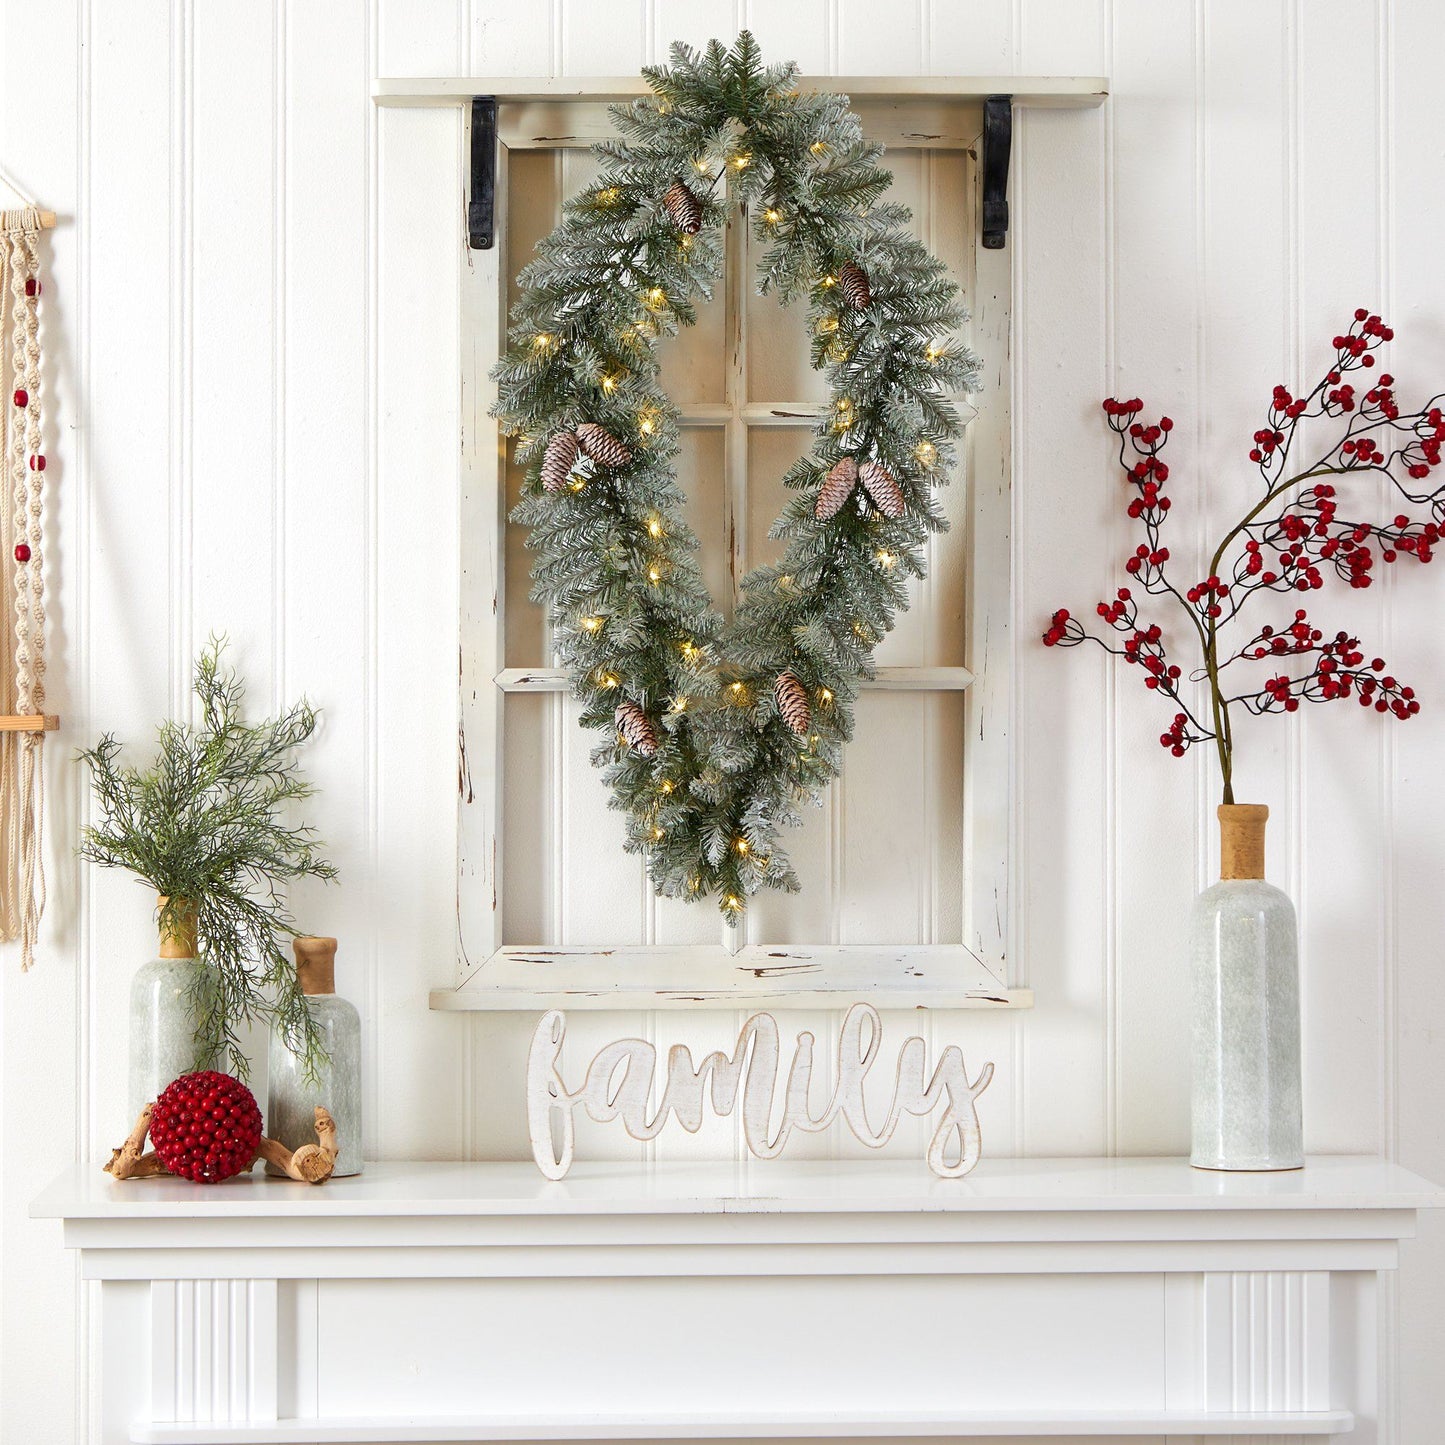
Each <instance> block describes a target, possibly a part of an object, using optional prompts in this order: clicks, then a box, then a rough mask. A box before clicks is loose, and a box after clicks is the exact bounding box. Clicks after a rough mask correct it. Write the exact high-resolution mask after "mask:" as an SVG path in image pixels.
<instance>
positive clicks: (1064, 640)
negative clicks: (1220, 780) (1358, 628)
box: [1043, 307, 1445, 796]
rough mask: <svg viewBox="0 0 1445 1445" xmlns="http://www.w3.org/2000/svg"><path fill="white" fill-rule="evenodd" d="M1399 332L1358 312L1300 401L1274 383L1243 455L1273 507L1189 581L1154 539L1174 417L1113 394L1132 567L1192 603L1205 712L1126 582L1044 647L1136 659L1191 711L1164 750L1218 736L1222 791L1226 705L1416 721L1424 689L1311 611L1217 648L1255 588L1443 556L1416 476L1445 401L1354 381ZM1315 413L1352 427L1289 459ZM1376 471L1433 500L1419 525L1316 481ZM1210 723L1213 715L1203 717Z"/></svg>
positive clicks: (1442, 528) (1250, 515)
mask: <svg viewBox="0 0 1445 1445" xmlns="http://www.w3.org/2000/svg"><path fill="white" fill-rule="evenodd" d="M1393 336H1394V332H1393V331H1392V330H1391V329H1390V327H1388V326H1386V325H1385V324H1384V322H1383V321H1381V319H1380V318H1379V317H1378V316H1377V315H1375V314H1374V313H1373V312H1371V311H1368V310H1366V309H1365V308H1364V307H1361V308H1360V309H1359V310H1357V311H1356V312H1355V315H1354V320H1353V321H1352V323H1351V325H1350V327H1349V329H1348V330H1347V331H1345V332H1344V333H1342V334H1341V335H1339V336H1336V337H1335V338H1334V341H1333V346H1334V351H1335V356H1334V360H1333V362H1332V363H1331V365H1330V367H1329V369H1328V370H1327V371H1326V373H1325V375H1324V376H1323V378H1322V379H1321V380H1320V381H1319V382H1318V383H1317V384H1316V385H1314V386H1313V387H1310V388H1309V389H1308V390H1306V391H1304V392H1302V393H1300V394H1298V395H1297V394H1295V393H1294V392H1293V391H1291V390H1290V388H1289V387H1287V386H1285V385H1284V384H1283V383H1281V384H1280V385H1278V386H1276V387H1275V388H1274V390H1273V392H1272V394H1271V396H1270V401H1269V405H1268V407H1267V408H1266V413H1265V419H1264V423H1263V425H1261V426H1260V427H1259V428H1258V429H1257V430H1256V431H1255V433H1254V438H1253V445H1252V447H1251V448H1250V451H1249V457H1250V460H1251V461H1252V462H1253V463H1254V464H1255V465H1256V466H1257V467H1258V469H1259V472H1260V476H1261V478H1262V480H1263V482H1264V486H1265V498H1264V502H1263V503H1262V504H1259V503H1256V504H1254V505H1251V506H1250V508H1249V510H1248V511H1247V512H1246V514H1245V515H1244V517H1243V518H1242V520H1240V521H1239V522H1238V523H1237V524H1236V525H1234V526H1233V527H1231V528H1230V529H1229V530H1228V531H1227V533H1226V534H1225V536H1224V538H1223V540H1222V541H1221V543H1220V544H1219V546H1218V548H1217V550H1216V551H1215V552H1214V554H1213V558H1212V561H1211V564H1210V568H1211V570H1210V572H1209V575H1208V576H1206V577H1205V578H1203V580H1202V581H1198V582H1195V583H1193V584H1192V585H1183V586H1180V585H1176V584H1175V583H1174V582H1172V581H1171V580H1170V579H1169V578H1168V577H1167V576H1166V564H1167V563H1168V562H1169V560H1170V558H1169V548H1168V547H1167V546H1165V545H1164V543H1163V541H1162V540H1161V535H1160V533H1161V528H1162V526H1163V524H1164V522H1165V521H1166V519H1167V515H1168V512H1169V507H1170V502H1169V498H1168V497H1167V496H1165V495H1164V493H1163V490H1162V488H1163V485H1164V483H1165V482H1166V481H1167V480H1168V477H1169V468H1168V466H1167V465H1166V464H1165V462H1164V461H1163V460H1162V458H1161V456H1160V453H1161V452H1162V450H1163V448H1164V446H1165V444H1166V443H1167V441H1168V439H1169V434H1170V432H1171V431H1172V430H1173V428H1174V423H1173V422H1172V421H1170V419H1169V418H1168V417H1161V418H1160V419H1159V421H1158V422H1157V423H1153V424H1150V423H1147V422H1145V421H1144V420H1143V419H1142V415H1141V414H1142V412H1143V410H1144V403H1143V402H1142V400H1140V398H1138V397H1132V398H1129V399H1126V400H1119V399H1117V398H1112V397H1111V398H1110V399H1109V400H1107V401H1105V402H1104V415H1105V416H1106V418H1107V419H1108V423H1109V427H1110V429H1111V430H1112V431H1113V432H1114V433H1115V435H1116V436H1117V437H1118V439H1119V464H1120V467H1121V469H1122V471H1123V475H1124V480H1125V482H1126V483H1127V485H1128V487H1129V501H1128V507H1127V510H1128V515H1129V518H1130V520H1131V521H1133V522H1137V523H1138V524H1139V525H1140V526H1142V528H1143V530H1144V537H1143V540H1142V541H1140V542H1139V543H1137V544H1136V545H1135V546H1134V548H1133V551H1132V555H1130V556H1129V557H1128V558H1126V560H1125V562H1124V570H1125V571H1126V572H1128V573H1129V575H1130V577H1131V578H1132V579H1134V580H1135V581H1136V582H1138V583H1140V584H1142V586H1143V590H1144V592H1145V594H1147V595H1150V596H1155V597H1160V598H1167V599H1169V601H1170V602H1172V603H1173V604H1175V605H1177V606H1179V607H1181V608H1182V609H1183V610H1184V612H1185V613H1186V615H1187V617H1188V620H1189V624H1190V626H1189V628H1188V630H1187V632H1186V635H1187V636H1189V637H1191V638H1194V639H1197V640H1198V641H1199V643H1200V644H1201V651H1202V653H1203V656H1202V659H1201V665H1200V666H1199V667H1198V669H1197V670H1195V671H1192V672H1191V673H1190V674H1189V678H1188V680H1189V681H1191V682H1201V683H1206V684H1207V686H1208V689H1209V698H1208V702H1209V706H1208V707H1207V708H1206V709H1201V710H1195V709H1193V708H1191V707H1190V705H1189V702H1188V700H1187V699H1186V698H1184V697H1181V696H1180V694H1179V689H1180V685H1181V683H1182V682H1183V681H1184V680H1185V679H1184V675H1183V672H1182V669H1181V668H1180V667H1179V666H1178V665H1177V664H1175V663H1173V662H1171V661H1170V659H1169V655H1168V651H1167V649H1168V646H1169V640H1168V638H1167V637H1166V635H1165V631H1164V629H1163V628H1162V627H1161V626H1160V625H1159V623H1157V622H1152V621H1145V620H1141V619H1140V617H1139V615H1138V609H1137V605H1136V603H1135V600H1134V596H1133V594H1132V593H1131V591H1130V590H1129V589H1128V588H1120V589H1119V591H1118V593H1117V595H1116V597H1115V599H1114V600H1113V601H1109V602H1100V603H1099V604H1098V606H1097V608H1096V609H1095V610H1096V613H1097V615H1098V617H1099V619H1100V621H1101V623H1102V625H1103V629H1104V632H1103V635H1098V634H1096V633H1094V632H1091V631H1090V630H1088V629H1087V628H1086V627H1085V626H1084V625H1083V623H1082V622H1080V621H1078V620H1077V619H1076V618H1074V617H1073V616H1072V615H1071V614H1070V613H1069V612H1067V611H1065V610H1062V609H1061V610H1060V611H1058V612H1056V613H1054V615H1053V617H1052V619H1051V620H1050V625H1049V627H1048V629H1047V630H1046V631H1045V632H1044V634H1043V641H1044V643H1045V645H1046V646H1049V647H1073V646H1077V645H1078V644H1079V643H1082V642H1086V641H1087V642H1096V643H1098V644H1099V645H1100V646H1102V647H1104V648H1105V649H1106V650H1107V651H1109V652H1112V653H1114V654H1115V655H1116V656H1119V657H1122V658H1123V659H1124V660H1125V661H1126V662H1128V663H1130V664H1133V665H1136V666H1139V667H1140V668H1141V669H1142V670H1143V672H1144V674H1145V676H1144V685H1145V687H1146V688H1148V689H1149V690H1150V691H1153V692H1159V693H1162V694H1164V695H1165V696H1166V697H1170V698H1172V699H1174V700H1175V701H1176V702H1177V703H1179V705H1180V706H1182V707H1183V708H1184V711H1182V712H1178V713H1176V714H1175V715H1174V721H1173V722H1172V723H1171V725H1170V726H1169V728H1168V729H1167V730H1166V731H1165V732H1164V733H1163V734H1161V735H1160V739H1159V741H1160V743H1161V745H1162V746H1164V747H1165V748H1167V749H1168V750H1169V752H1171V753H1172V754H1173V755H1174V756H1175V757H1182V756H1183V754H1184V753H1185V752H1186V751H1187V750H1188V749H1189V748H1190V747H1191V746H1192V745H1193V744H1194V743H1196V742H1204V741H1210V740H1212V741H1214V742H1215V744H1216V747H1217V748H1218V750H1219V756H1220V765H1221V770H1222V772H1223V774H1224V778H1225V783H1226V796H1228V784H1229V779H1230V771H1231V767H1232V747H1233V742H1232V736H1233V735H1232V733H1231V731H1230V728H1229V726H1228V720H1229V709H1230V707H1231V706H1232V705H1235V704H1238V705H1240V706H1242V707H1244V708H1245V709H1246V710H1247V711H1249V712H1252V713H1256V714H1262V713H1268V712H1287V713H1289V712H1295V711H1297V710H1298V709H1299V707H1300V705H1301V703H1303V702H1333V701H1336V700H1339V699H1343V698H1349V697H1353V698H1355V699H1357V700H1358V702H1359V703H1360V705H1361V706H1363V707H1371V708H1374V710H1375V711H1377V712H1380V713H1388V714H1391V715H1393V716H1395V717H1397V718H1406V717H1413V716H1414V715H1415V713H1417V712H1418V711H1419V709H1420V704H1419V702H1418V701H1417V700H1416V697H1415V694H1414V691H1413V690H1412V689H1411V688H1409V687H1406V686H1404V685H1403V684H1402V683H1400V682H1399V681H1398V680H1397V679H1395V678H1394V677H1392V676H1390V675H1388V674H1387V673H1385V662H1384V660H1383V659H1382V658H1374V659H1373V660H1371V661H1370V662H1369V663H1368V664H1366V661H1365V656H1364V653H1363V652H1362V651H1361V650H1360V644H1359V641H1358V639H1356V638H1354V637H1352V636H1350V635H1349V634H1348V633H1345V632H1337V633H1335V634H1334V635H1333V636H1326V634H1325V633H1324V632H1323V630H1322V629H1320V628H1317V627H1315V626H1314V625H1313V624H1312V623H1311V621H1310V620H1309V618H1308V617H1307V615H1306V614H1305V612H1304V610H1303V609H1299V610H1297V611H1296V612H1295V615H1294V620H1293V621H1292V622H1291V623H1289V624H1288V625H1287V626H1285V627H1284V628H1282V629H1280V630H1278V631H1276V630H1275V629H1274V628H1273V627H1270V626H1263V627H1261V628H1260V629H1259V631H1258V633H1257V634H1256V636H1255V637H1254V638H1253V639H1252V640H1251V641H1250V642H1248V643H1246V644H1245V645H1244V646H1243V647H1239V648H1237V649H1235V650H1234V651H1232V652H1231V651H1229V650H1228V649H1227V648H1225V647H1224V646H1223V634H1224V630H1225V629H1226V628H1228V627H1229V625H1230V624H1231V623H1233V622H1234V621H1235V619H1236V618H1237V617H1238V616H1239V614H1240V613H1241V611H1243V610H1244V609H1245V607H1246V606H1248V605H1249V604H1250V602H1251V599H1252V598H1253V597H1254V596H1255V595H1256V594H1257V593H1260V592H1283V593H1299V592H1313V591H1317V590H1319V589H1320V588H1322V587H1323V586H1324V582H1325V577H1326V575H1327V574H1328V573H1329V572H1330V571H1331V570H1333V572H1334V573H1335V575H1336V576H1337V577H1339V578H1340V579H1342V580H1343V581H1346V582H1348V583H1349V585H1350V586H1351V587H1352V588H1355V589H1359V588H1364V587H1368V586H1370V585H1371V583H1372V582H1373V580H1374V577H1375V564H1376V562H1377V561H1379V562H1381V563H1385V564H1389V563H1393V562H1395V561H1397V560H1399V559H1400V558H1402V557H1413V558H1414V559H1415V560H1416V561H1418V562H1429V561H1431V560H1432V559H1433V557H1434V555H1435V552H1436V549H1437V548H1438V547H1439V546H1440V543H1441V539H1442V536H1445V486H1441V487H1438V488H1435V489H1434V490H1431V491H1428V492H1424V493H1421V492H1419V491H1418V490H1416V489H1412V488H1411V486H1410V485H1408V484H1409V483H1418V482H1420V481H1423V480H1424V479H1426V478H1427V477H1429V476H1430V475H1431V473H1432V472H1433V471H1434V470H1435V469H1436V468H1437V467H1439V465H1440V461H1441V451H1442V448H1445V408H1442V406H1438V405H1430V406H1428V407H1426V408H1422V409H1421V410H1419V411H1416V412H1402V410H1401V408H1400V403H1399V400H1398V398H1397V395H1396V391H1395V378H1394V377H1393V376H1390V375H1389V374H1387V373H1382V374H1381V375H1380V376H1379V378H1378V380H1377V381H1376V383H1375V385H1373V386H1371V387H1370V388H1369V389H1368V390H1365V391H1364V392H1363V393H1361V392H1360V391H1359V389H1358V388H1357V387H1356V386H1355V385H1354V384H1353V383H1352V382H1351V381H1350V380H1348V379H1347V377H1348V375H1349V373H1351V372H1353V371H1356V370H1358V369H1360V368H1369V367H1373V366H1374V365H1375V356H1374V354H1373V353H1374V352H1375V351H1376V350H1377V349H1378V348H1379V347H1380V346H1382V345H1383V344H1384V343H1385V342H1387V341H1389V340H1391V339H1392V338H1393ZM1321 418H1323V419H1329V420H1334V421H1336V422H1339V423H1342V425H1343V432H1342V434H1338V435H1336V437H1335V438H1334V440H1333V441H1332V442H1331V443H1330V445H1329V446H1327V447H1326V448H1325V450H1324V451H1323V452H1321V453H1320V454H1319V455H1318V456H1315V457H1313V458H1312V459H1305V460H1297V459H1296V458H1295V455H1294V454H1295V452H1296V449H1297V448H1298V447H1300V446H1302V445H1303V442H1302V435H1303V434H1302V433H1301V431H1300V429H1299V427H1300V423H1301V422H1302V421H1306V420H1310V419H1321ZM1369 472H1373V473H1377V474H1379V475H1381V476H1383V477H1387V478H1389V479H1390V480H1391V481H1392V482H1393V483H1394V484H1395V486H1396V488H1397V490H1398V492H1399V493H1400V495H1401V496H1402V497H1404V499H1405V500H1406V501H1407V502H1409V503H1412V504H1415V505H1428V507H1429V509H1430V515H1429V516H1428V517H1425V518H1417V519H1412V518H1411V517H1410V515H1409V514H1408V513H1406V512H1400V513H1398V514H1397V515H1395V516H1394V517H1393V518H1392V519H1391V520H1390V521H1387V522H1373V521H1369V520H1356V519H1354V518H1351V517H1348V516H1346V515H1343V507H1344V505H1345V503H1343V502H1342V500H1341V498H1340V496H1339V493H1338V490H1337V488H1336V486H1335V485H1334V484H1333V482H1332V481H1329V480H1320V478H1322V477H1332V478H1338V477H1350V478H1354V477H1357V476H1358V475H1359V474H1360V473H1369ZM1359 500H1361V501H1364V502H1368V501H1369V500H1370V495H1369V494H1368V493H1367V494H1362V497H1361V498H1360V499H1359ZM1267 659H1272V660H1274V662H1275V665H1276V669H1277V670H1276V672H1275V673H1274V674H1273V675H1272V676H1270V677H1268V678H1266V679H1265V680H1264V682H1263V683H1262V684H1259V685H1257V686H1254V687H1246V688H1245V689H1244V690H1243V691H1240V692H1237V693H1233V694H1232V695H1231V693H1230V690H1229V689H1227V687H1226V684H1225V681H1224V678H1225V676H1226V670H1227V669H1229V668H1230V667H1231V666H1232V665H1234V664H1236V663H1249V662H1257V661H1264V660H1267ZM1281 660H1289V661H1290V662H1291V663H1292V664H1293V668H1292V669H1291V670H1290V671H1288V672H1286V671H1282V670H1278V669H1279V663H1280V661H1281ZM1231 675H1232V674H1231ZM1203 718H1208V719H1209V722H1208V724H1207V725H1206V723H1205V722H1204V721H1201V719H1203Z"/></svg>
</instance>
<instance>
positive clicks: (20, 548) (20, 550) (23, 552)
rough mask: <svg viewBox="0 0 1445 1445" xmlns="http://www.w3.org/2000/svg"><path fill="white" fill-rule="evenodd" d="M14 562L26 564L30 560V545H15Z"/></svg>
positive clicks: (18, 543)
mask: <svg viewBox="0 0 1445 1445" xmlns="http://www.w3.org/2000/svg"><path fill="white" fill-rule="evenodd" d="M15 560H16V561H17V562H28V561H29V560H30V544H29V543H28V542H17V543H16V544H15Z"/></svg>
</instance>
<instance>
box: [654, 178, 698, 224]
mask: <svg viewBox="0 0 1445 1445" xmlns="http://www.w3.org/2000/svg"><path fill="white" fill-rule="evenodd" d="M662 209H663V210H664V211H666V212H667V218H668V220H670V221H671V222H672V224H673V225H674V226H676V227H677V229H678V230H679V231H681V232H682V234H683V235H684V236H695V235H697V233H698V232H699V231H700V230H702V202H701V201H700V200H698V198H697V197H696V196H695V195H693V193H692V192H691V191H690V190H688V188H687V187H686V186H685V185H683V183H682V182H681V181H680V180H677V181H674V182H673V183H672V184H671V185H670V186H669V187H668V188H667V189H666V190H665V191H664V192H663V193H662Z"/></svg>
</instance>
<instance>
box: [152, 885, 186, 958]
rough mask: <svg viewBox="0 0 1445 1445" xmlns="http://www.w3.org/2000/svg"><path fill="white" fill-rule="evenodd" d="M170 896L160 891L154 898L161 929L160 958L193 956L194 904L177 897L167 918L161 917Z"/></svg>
mask: <svg viewBox="0 0 1445 1445" xmlns="http://www.w3.org/2000/svg"><path fill="white" fill-rule="evenodd" d="M170 901H171V900H170V898H169V897H168V896H167V895H166V894H164V893H162V894H161V895H160V896H159V898H158V899H157V900H156V913H157V917H158V921H159V923H160V931H161V957H162V958H194V957H195V956H196V905H195V904H194V903H187V902H186V901H185V900H184V899H179V900H177V902H176V906H175V907H174V908H173V909H172V910H171V914H170V917H169V918H166V917H163V916H161V915H164V913H165V911H166V905H167V904H168V903H169V902H170Z"/></svg>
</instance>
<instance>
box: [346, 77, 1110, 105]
mask: <svg viewBox="0 0 1445 1445" xmlns="http://www.w3.org/2000/svg"><path fill="white" fill-rule="evenodd" d="M799 87H800V88H801V89H802V90H821V91H826V92H828V93H829V94H835V93H839V92H841V93H842V94H844V95H847V96H852V97H858V98H866V99H868V100H883V101H889V100H933V101H966V102H972V103H977V102H979V101H982V100H984V99H986V98H987V97H988V96H990V95H1011V96H1012V97H1013V98H1014V101H1015V103H1017V104H1022V105H1043V106H1052V107H1093V106H1099V105H1102V104H1103V103H1104V100H1105V99H1106V97H1107V96H1108V94H1109V81H1108V79H1107V77H1105V76H1102V75H955V76H942V75H919V76H908V75H886V76H880V75H804V76H801V77H800V78H799ZM650 94H651V91H650V89H649V88H648V85H647V83H646V81H644V80H643V79H642V77H641V76H640V75H625V76H591V77H587V76H575V75H561V76H536V77H512V78H509V77H504V76H476V75H447V76H420V75H418V76H391V75H384V76H379V77H378V78H377V79H375V80H373V81H372V84H371V96H372V99H373V100H374V101H375V102H376V103H377V104H378V105H462V104H465V103H468V102H470V101H471V99H472V97H473V96H476V95H491V96H495V97H496V98H497V99H498V100H499V101H511V102H521V103H528V102H538V101H546V102H549V103H552V104H559V103H568V102H574V103H578V104H584V105H586V104H595V103H596V102H598V101H603V102H614V101H621V100H634V99H636V98H637V97H638V96H642V95H650Z"/></svg>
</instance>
